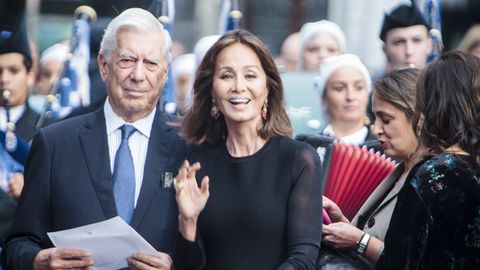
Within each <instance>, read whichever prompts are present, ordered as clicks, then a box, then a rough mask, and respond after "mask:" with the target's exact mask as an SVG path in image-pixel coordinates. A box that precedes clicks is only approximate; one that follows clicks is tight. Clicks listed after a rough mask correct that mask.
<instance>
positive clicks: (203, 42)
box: [193, 35, 221, 68]
mask: <svg viewBox="0 0 480 270" xmlns="http://www.w3.org/2000/svg"><path fill="white" fill-rule="evenodd" d="M220 37H221V36H220V35H210V36H204V37H202V38H201V39H199V40H198V41H197V43H196V44H195V47H194V48H193V54H195V59H196V62H197V65H196V68H198V67H199V66H200V63H201V62H202V60H203V57H205V54H207V51H208V50H209V49H210V47H212V45H213V44H215V42H217V40H218V39H220Z"/></svg>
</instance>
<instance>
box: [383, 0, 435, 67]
mask: <svg viewBox="0 0 480 270" xmlns="http://www.w3.org/2000/svg"><path fill="white" fill-rule="evenodd" d="M429 30H430V26H429V25H428V23H427V21H426V20H425V18H424V17H423V15H422V13H421V11H420V10H419V9H418V7H417V5H416V4H415V2H414V1H412V2H411V3H409V4H401V5H399V6H397V7H396V8H394V9H393V10H392V11H391V12H389V13H386V14H385V17H384V21H383V25H382V30H381V31H380V39H381V40H382V41H383V42H384V44H383V52H384V53H385V56H386V57H387V61H388V63H387V70H386V71H387V72H389V71H391V70H396V69H402V68H406V67H415V68H419V69H422V68H423V67H424V66H425V64H426V63H427V57H428V54H429V53H430V52H431V50H432V40H431V38H430V36H429Z"/></svg>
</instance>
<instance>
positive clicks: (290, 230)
mask: <svg viewBox="0 0 480 270" xmlns="http://www.w3.org/2000/svg"><path fill="white" fill-rule="evenodd" d="M291 179H292V190H291V193H290V197H289V200H288V210H287V211H288V212H287V245H288V246H287V258H286V260H285V262H284V263H283V264H282V265H281V266H280V267H279V269H296V270H298V269H314V268H315V261H316V257H317V254H318V249H319V247H320V239H321V235H322V200H321V199H320V198H321V195H322V187H323V179H322V170H321V163H320V159H319V157H318V154H317V152H316V151H315V150H314V149H313V148H312V147H310V146H308V145H305V146H304V147H302V148H301V149H299V150H298V152H297V154H296V156H295V157H294V165H293V170H292V175H291Z"/></svg>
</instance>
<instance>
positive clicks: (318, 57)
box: [302, 33, 341, 71]
mask: <svg viewBox="0 0 480 270" xmlns="http://www.w3.org/2000/svg"><path fill="white" fill-rule="evenodd" d="M340 54H341V51H340V45H339V44H338V42H337V40H336V39H335V38H334V37H333V36H332V35H330V34H327V33H318V34H316V35H315V36H314V37H313V38H311V39H310V40H309V41H308V42H307V44H306V45H305V48H304V50H303V55H302V57H303V69H304V70H307V71H318V70H319V68H320V63H321V62H322V61H323V59H325V58H327V57H330V56H336V55H340Z"/></svg>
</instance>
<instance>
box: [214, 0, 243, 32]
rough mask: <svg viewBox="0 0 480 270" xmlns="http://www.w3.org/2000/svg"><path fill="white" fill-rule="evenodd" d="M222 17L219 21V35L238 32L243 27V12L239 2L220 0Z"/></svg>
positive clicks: (235, 0)
mask: <svg viewBox="0 0 480 270" xmlns="http://www.w3.org/2000/svg"><path fill="white" fill-rule="evenodd" d="M219 4H220V7H219V9H220V16H219V19H218V33H219V34H220V35H223V34H225V33H226V32H228V31H232V30H237V29H240V28H241V25H242V17H243V15H242V12H241V11H240V4H239V2H238V0H220V3H219Z"/></svg>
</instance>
